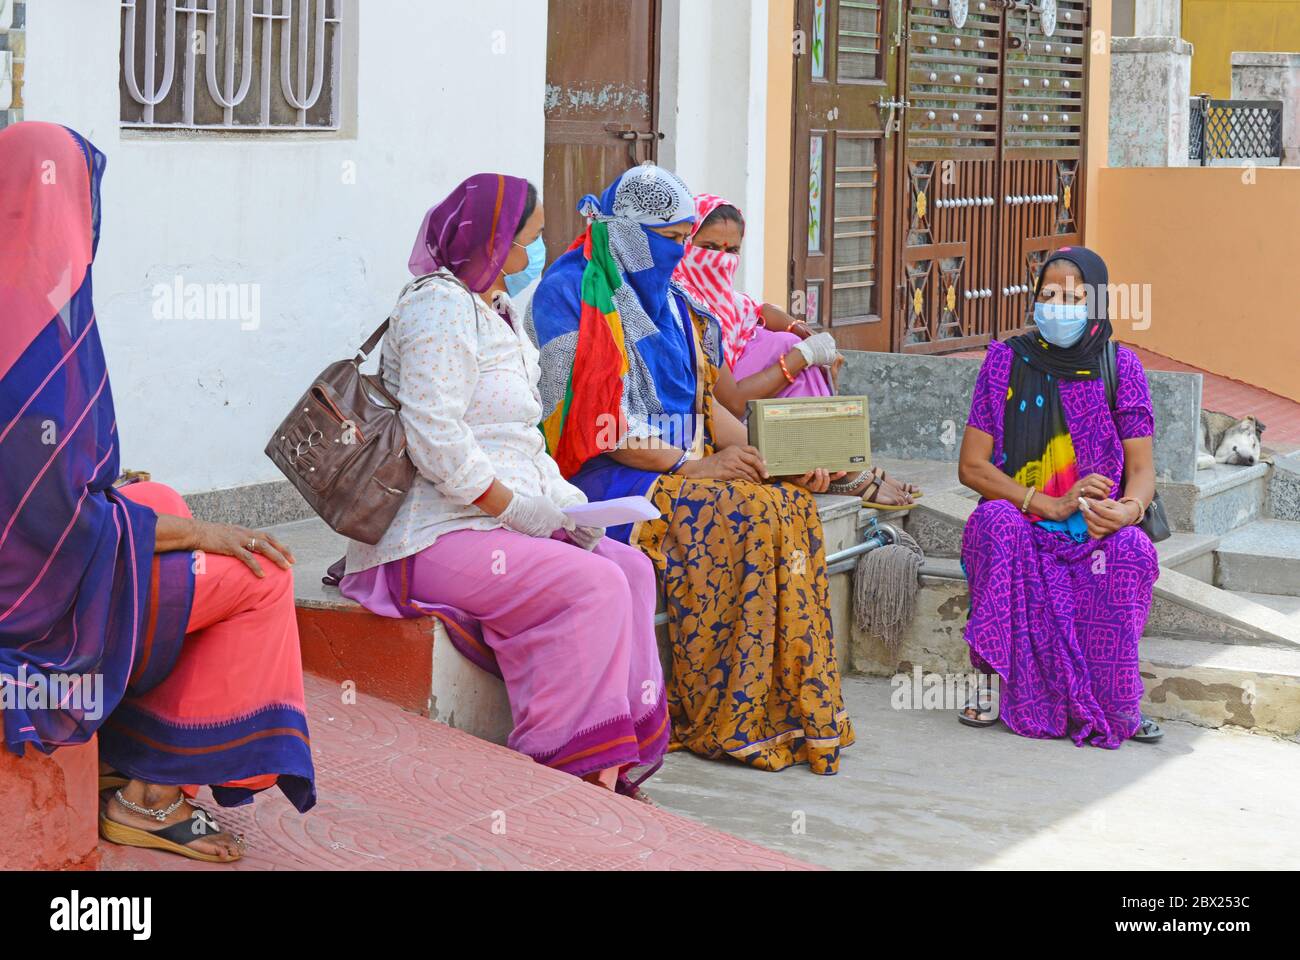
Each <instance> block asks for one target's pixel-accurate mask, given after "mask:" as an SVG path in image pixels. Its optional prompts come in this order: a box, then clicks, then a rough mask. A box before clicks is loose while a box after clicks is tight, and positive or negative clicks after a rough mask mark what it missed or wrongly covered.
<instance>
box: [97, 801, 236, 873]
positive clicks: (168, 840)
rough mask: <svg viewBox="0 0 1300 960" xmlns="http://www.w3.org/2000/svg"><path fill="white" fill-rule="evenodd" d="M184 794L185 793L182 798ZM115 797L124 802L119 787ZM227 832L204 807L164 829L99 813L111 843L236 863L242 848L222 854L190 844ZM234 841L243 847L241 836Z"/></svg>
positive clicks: (101, 830) (103, 834)
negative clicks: (226, 855) (119, 821)
mask: <svg viewBox="0 0 1300 960" xmlns="http://www.w3.org/2000/svg"><path fill="white" fill-rule="evenodd" d="M183 796H184V795H183V794H182V798H183ZM114 800H117V801H118V802H120V803H123V804H125V800H123V799H122V798H121V791H120V790H119V791H118V792H117V793H116V794H114V795H113V797H112V798H110V800H109V802H110V803H111V802H113V801H114ZM159 812H161V811H159ZM224 832H225V831H224V830H222V829H221V826H220V825H219V824H218V823H217V821H216V820H215V819H214V818H213V817H212V814H210V813H208V812H207V811H206V810H204V809H202V808H201V807H195V808H194V812H193V813H191V814H190V815H189V817H188V819H185V820H182V821H180V822H179V823H173V824H172V825H171V826H169V827H163V828H162V829H161V830H143V829H141V828H140V827H132V826H130V825H128V824H125V823H118V822H117V821H116V820H110V819H109V818H108V815H107V814H106V813H103V812H101V813H100V815H99V835H100V836H101V837H103V838H104V839H105V840H107V841H108V842H109V843H116V844H119V845H120V846H123V847H143V848H144V849H146V850H165V851H167V852H168V853H176V854H180V855H181V856H182V857H188V858H189V859H191V860H202V861H203V862H204V863H234V862H235V861H236V860H239V859H241V858H242V857H243V853H242V852H241V853H239V854H238V855H237V856H234V857H219V856H217V855H216V854H213V853H203V852H202V851H201V850H195V849H194V848H193V847H191V846H190V844H192V843H194V841H196V840H203V839H205V838H206V837H209V836H213V835H215V834H218V833H224ZM235 842H236V843H237V844H239V846H241V847H242V846H243V843H244V842H243V839H242V838H240V837H236V838H235Z"/></svg>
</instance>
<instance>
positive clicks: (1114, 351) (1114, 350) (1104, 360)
mask: <svg viewBox="0 0 1300 960" xmlns="http://www.w3.org/2000/svg"><path fill="white" fill-rule="evenodd" d="M1118 357H1119V347H1118V345H1117V344H1116V343H1115V341H1114V340H1110V341H1107V343H1106V349H1105V350H1104V351H1103V352H1102V355H1101V375H1102V377H1103V378H1104V379H1105V381H1106V402H1107V403H1109V404H1110V412H1111V417H1112V418H1113V417H1114V415H1115V397H1116V396H1117V395H1118V393H1119V359H1118ZM1142 531H1143V532H1144V533H1145V534H1146V535H1147V536H1148V537H1150V538H1151V542H1152V543H1159V542H1160V541H1161V540H1168V539H1169V537H1170V531H1169V518H1168V517H1167V516H1165V505H1164V504H1163V503H1161V502H1160V494H1159V493H1158V492H1157V493H1156V495H1155V497H1154V498H1153V499H1152V500H1151V505H1150V506H1148V507H1147V512H1146V513H1145V514H1144V515H1143V516H1142Z"/></svg>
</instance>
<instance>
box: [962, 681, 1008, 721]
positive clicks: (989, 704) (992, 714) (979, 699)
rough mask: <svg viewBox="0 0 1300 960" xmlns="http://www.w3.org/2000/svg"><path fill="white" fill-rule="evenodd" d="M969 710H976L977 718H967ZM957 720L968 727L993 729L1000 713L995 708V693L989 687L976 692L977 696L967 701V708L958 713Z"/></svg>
mask: <svg viewBox="0 0 1300 960" xmlns="http://www.w3.org/2000/svg"><path fill="white" fill-rule="evenodd" d="M967 710H974V711H975V716H973V717H968V716H966V711H967ZM985 714H989V716H985ZM957 719H958V720H959V721H960V722H961V723H964V724H966V726H968V727H991V726H993V725H994V724H995V723H997V722H998V712H997V710H995V709H994V707H993V691H992V690H990V689H988V688H987V687H981V688H980V689H979V690H977V691H975V695H974V696H972V697H971V698H970V699H969V700H968V701H966V706H964V707H962V708H961V710H959V711H958V712H957Z"/></svg>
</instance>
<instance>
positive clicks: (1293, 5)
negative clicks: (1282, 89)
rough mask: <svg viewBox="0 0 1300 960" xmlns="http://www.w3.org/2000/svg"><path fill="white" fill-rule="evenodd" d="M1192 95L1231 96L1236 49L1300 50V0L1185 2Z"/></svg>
mask: <svg viewBox="0 0 1300 960" xmlns="http://www.w3.org/2000/svg"><path fill="white" fill-rule="evenodd" d="M1182 30H1183V39H1185V40H1190V41H1191V43H1192V51H1193V52H1192V94H1193V95H1195V94H1198V93H1208V94H1210V95H1211V96H1214V97H1217V98H1219V99H1227V98H1228V97H1230V96H1231V95H1232V52H1233V51H1234V50H1264V51H1268V52H1270V53H1282V52H1288V51H1300V0H1183V27H1182Z"/></svg>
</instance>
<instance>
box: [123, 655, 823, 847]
mask: <svg viewBox="0 0 1300 960" xmlns="http://www.w3.org/2000/svg"><path fill="white" fill-rule="evenodd" d="M307 701H308V715H309V720H310V723H311V734H312V753H313V755H314V756H315V762H316V773H317V778H318V780H317V787H318V793H319V797H320V800H319V803H318V804H317V806H316V808H315V809H314V810H312V811H310V812H309V813H308V814H306V815H305V816H299V815H298V813H297V812H296V811H295V810H294V809H293V807H292V806H290V805H289V803H288V802H287V801H285V800H284V798H283V797H282V796H280V794H279V793H278V792H276V791H268V792H267V793H264V794H262V795H261V796H259V797H258V798H257V800H256V801H255V802H254V804H253V805H251V806H245V807H239V808H237V809H234V810H224V811H223V810H220V809H219V808H217V807H215V806H214V805H212V804H211V802H210V799H211V798H210V797H207V796H206V792H205V799H207V800H208V801H209V802H208V803H207V804H206V805H207V806H208V807H209V809H211V810H214V811H215V812H216V813H217V816H218V817H219V818H220V820H221V822H222V823H223V824H224V825H226V826H227V828H228V829H231V830H234V831H236V832H238V833H242V834H243V835H244V837H245V839H246V841H247V843H248V850H249V852H248V855H247V856H245V857H244V859H243V860H241V861H239V862H238V863H236V864H233V865H223V864H203V863H198V862H196V861H193V860H185V859H183V858H181V857H177V856H174V855H172V854H167V853H157V852H153V851H147V850H139V849H132V848H127V847H118V846H114V845H112V844H108V843H104V842H102V841H101V842H100V849H101V851H102V852H103V860H102V864H101V869H104V870H176V869H197V870H230V869H235V870H309V869H314V870H538V869H543V870H573V869H602V870H667V869H672V870H716V869H733V870H734V869H774V870H791V869H793V870H798V869H807V865H806V864H803V863H800V862H798V861H796V860H793V859H791V858H790V857H788V856H786V855H784V854H781V853H776V852H773V851H770V850H765V849H763V848H761V847H758V846H755V845H754V844H752V843H749V842H747V841H745V840H740V839H737V838H735V837H730V836H727V835H726V834H723V833H719V832H718V831H717V830H713V829H711V828H709V827H707V826H705V825H703V824H701V823H699V822H697V821H694V820H687V819H683V818H682V817H679V816H675V815H674V814H672V813H669V812H667V811H663V810H656V809H654V808H652V807H648V806H646V805H645V804H643V803H636V802H634V801H632V800H627V799H624V798H623V797H617V796H614V795H613V794H611V793H609V792H607V791H605V790H601V789H599V788H598V787H593V786H591V785H589V784H586V783H583V782H582V781H580V780H577V779H576V778H574V777H570V776H568V775H566V774H562V773H557V772H556V771H554V770H549V769H547V768H545V767H541V766H538V765H537V764H535V763H533V761H531V760H529V759H528V758H527V757H525V756H523V755H522V754H518V753H515V752H513V751H511V750H507V749H505V748H504V747H498V746H494V745H493V744H490V743H487V742H485V741H483V740H477V739H475V738H474V737H471V736H470V735H469V734H466V733H461V732H460V731H458V730H452V729H451V728H450V727H445V726H442V725H441V724H437V723H434V722H432V721H430V720H425V719H423V718H421V717H417V716H415V715H413V714H409V713H403V712H402V711H401V710H399V709H398V708H397V707H394V706H391V705H389V704H387V703H383V702H382V701H379V700H375V699H373V698H370V697H365V696H359V697H358V702H357V703H356V704H355V705H352V706H344V705H343V704H342V703H341V702H340V701H341V698H340V695H339V687H338V685H337V684H332V683H329V682H327V681H324V680H321V679H319V678H316V677H310V676H309V677H308V678H307Z"/></svg>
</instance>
